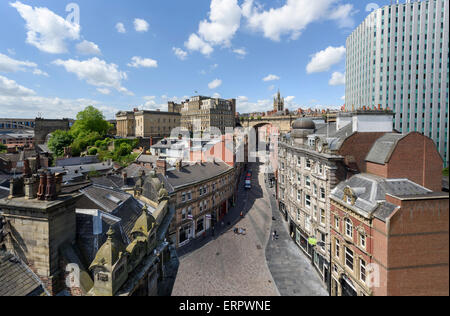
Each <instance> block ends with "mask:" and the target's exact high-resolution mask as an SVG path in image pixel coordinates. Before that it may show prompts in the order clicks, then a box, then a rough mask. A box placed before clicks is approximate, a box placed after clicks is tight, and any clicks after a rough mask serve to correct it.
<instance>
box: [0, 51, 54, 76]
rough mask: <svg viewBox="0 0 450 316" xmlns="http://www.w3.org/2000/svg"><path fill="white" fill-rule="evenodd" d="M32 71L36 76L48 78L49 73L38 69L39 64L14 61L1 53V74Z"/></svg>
mask: <svg viewBox="0 0 450 316" xmlns="http://www.w3.org/2000/svg"><path fill="white" fill-rule="evenodd" d="M28 70H30V71H32V73H33V74H34V75H38V76H45V77H48V73H46V72H45V71H42V70H40V69H38V68H37V64H36V63H33V62H30V61H22V60H17V59H13V58H11V57H9V56H7V55H4V54H1V53H0V72H18V71H28Z"/></svg>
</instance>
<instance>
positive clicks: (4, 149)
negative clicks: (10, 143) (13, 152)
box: [0, 144, 8, 153]
mask: <svg viewBox="0 0 450 316" xmlns="http://www.w3.org/2000/svg"><path fill="white" fill-rule="evenodd" d="M7 149H8V147H6V146H5V145H3V144H0V153H2V152H5V151H6V150H7Z"/></svg>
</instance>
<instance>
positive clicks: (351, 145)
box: [339, 133, 385, 172]
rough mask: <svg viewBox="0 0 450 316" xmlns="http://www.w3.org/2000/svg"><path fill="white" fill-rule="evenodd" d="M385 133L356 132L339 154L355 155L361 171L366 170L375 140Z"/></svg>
mask: <svg viewBox="0 0 450 316" xmlns="http://www.w3.org/2000/svg"><path fill="white" fill-rule="evenodd" d="M384 134H385V133H355V134H353V135H352V136H350V137H348V138H347V139H346V140H345V141H344V143H343V144H342V146H341V148H340V149H339V155H341V156H344V157H346V156H353V158H354V159H355V163H356V165H357V167H358V170H359V171H360V172H366V163H365V160H366V157H367V154H368V153H369V151H370V149H371V148H372V146H373V144H374V143H375V141H376V140H377V139H378V138H380V137H381V136H383V135H384Z"/></svg>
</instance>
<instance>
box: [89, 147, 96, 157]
mask: <svg viewBox="0 0 450 316" xmlns="http://www.w3.org/2000/svg"><path fill="white" fill-rule="evenodd" d="M97 153H98V149H97V148H95V147H91V148H89V150H88V154H89V156H95V155H97Z"/></svg>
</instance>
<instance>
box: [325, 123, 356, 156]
mask: <svg viewBox="0 0 450 316" xmlns="http://www.w3.org/2000/svg"><path fill="white" fill-rule="evenodd" d="M332 125H334V127H333V129H335V128H336V123H332ZM353 134H354V133H353V126H352V124H348V125H346V126H344V127H343V128H341V129H340V130H335V131H334V133H330V134H329V136H328V138H327V141H328V146H329V148H330V149H331V150H333V151H335V150H339V149H340V148H341V146H342V144H343V143H344V141H345V140H346V139H347V138H348V137H350V136H351V135H353Z"/></svg>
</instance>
